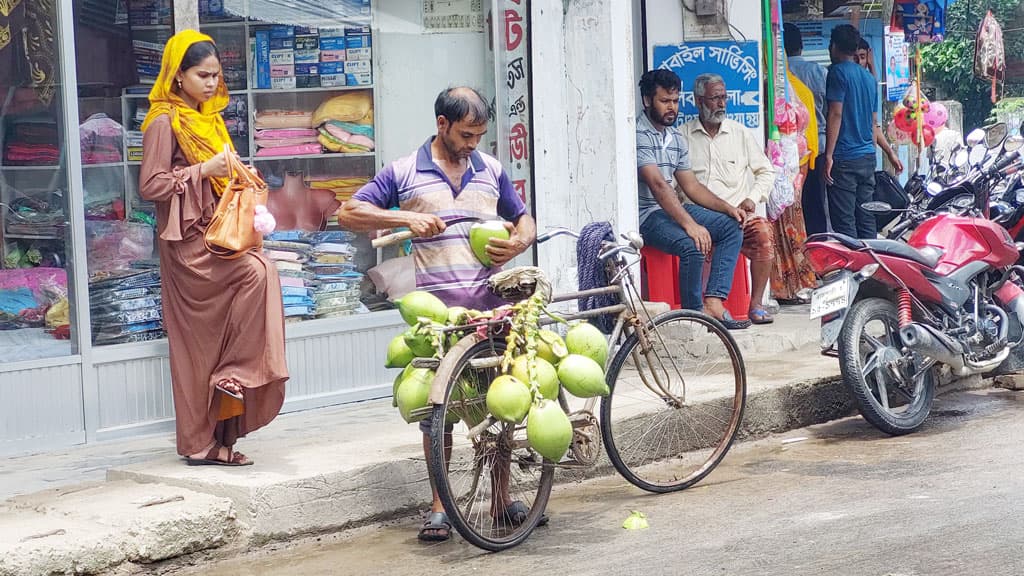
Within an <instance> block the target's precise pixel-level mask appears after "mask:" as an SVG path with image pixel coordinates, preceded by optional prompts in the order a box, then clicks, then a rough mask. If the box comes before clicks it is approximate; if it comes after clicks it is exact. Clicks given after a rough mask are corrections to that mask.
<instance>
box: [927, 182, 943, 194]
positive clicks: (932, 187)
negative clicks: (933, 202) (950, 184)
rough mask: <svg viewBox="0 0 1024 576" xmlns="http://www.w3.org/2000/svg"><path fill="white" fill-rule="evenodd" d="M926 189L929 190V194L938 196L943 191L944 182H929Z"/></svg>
mask: <svg viewBox="0 0 1024 576" xmlns="http://www.w3.org/2000/svg"><path fill="white" fill-rule="evenodd" d="M926 190H928V195H929V196H932V197H934V196H938V195H939V194H941V193H942V184H939V183H938V182H929V183H928V187H927V188H926Z"/></svg>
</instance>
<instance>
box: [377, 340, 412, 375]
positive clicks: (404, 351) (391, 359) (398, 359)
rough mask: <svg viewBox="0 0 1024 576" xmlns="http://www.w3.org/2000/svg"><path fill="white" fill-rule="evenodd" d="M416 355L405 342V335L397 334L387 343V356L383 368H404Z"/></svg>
mask: <svg viewBox="0 0 1024 576" xmlns="http://www.w3.org/2000/svg"><path fill="white" fill-rule="evenodd" d="M415 357H416V355H415V354H414V353H413V351H412V350H411V349H409V345H408V344H406V343H405V335H404V334H399V335H398V336H395V337H394V338H392V339H391V342H390V343H389V344H388V356H387V359H386V360H385V361H384V367H385V368H405V367H406V366H408V365H409V362H412V359H413V358H415Z"/></svg>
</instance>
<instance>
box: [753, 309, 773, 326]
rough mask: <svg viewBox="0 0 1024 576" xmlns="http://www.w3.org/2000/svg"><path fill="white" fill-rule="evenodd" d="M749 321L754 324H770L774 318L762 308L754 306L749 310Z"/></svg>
mask: <svg viewBox="0 0 1024 576" xmlns="http://www.w3.org/2000/svg"><path fill="white" fill-rule="evenodd" d="M748 314H749V315H750V321H751V322H753V323H754V324H771V323H772V322H775V318H774V317H773V316H772V315H771V314H770V313H769V312H768V311H767V310H765V309H764V308H754V309H753V310H751V311H750V312H748Z"/></svg>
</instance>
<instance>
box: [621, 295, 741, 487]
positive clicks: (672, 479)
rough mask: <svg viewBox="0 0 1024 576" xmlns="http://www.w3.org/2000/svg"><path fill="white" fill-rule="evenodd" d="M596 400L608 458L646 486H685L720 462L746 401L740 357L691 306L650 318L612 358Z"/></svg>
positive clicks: (723, 334) (725, 335) (730, 340)
mask: <svg viewBox="0 0 1024 576" xmlns="http://www.w3.org/2000/svg"><path fill="white" fill-rule="evenodd" d="M607 382H608V386H609V388H611V394H609V395H608V396H607V397H605V398H604V399H602V401H601V433H602V436H603V438H604V443H605V447H606V450H607V451H608V457H609V459H610V460H611V462H612V464H613V465H614V466H615V469H616V470H618V471H619V473H620V474H622V476H623V477H624V478H626V480H628V481H630V482H631V483H633V484H634V485H636V486H638V487H640V488H643V489H644V490H648V491H650V492H673V491H676V490H682V489H684V488H688V487H690V486H692V485H694V484H696V483H697V482H699V481H700V480H701V479H702V478H704V477H705V476H707V475H708V474H709V473H710V472H711V471H712V470H713V469H714V468H715V466H717V465H718V463H719V462H721V460H722V458H723V457H724V456H725V454H726V452H728V451H729V447H730V446H731V445H732V442H733V440H734V439H735V438H736V434H737V433H738V431H739V427H740V421H741V420H742V418H743V407H744V404H745V402H746V389H747V379H746V371H745V369H744V366H743V358H742V356H741V355H740V351H739V348H738V347H737V346H736V342H735V341H734V340H733V338H732V336H731V335H729V332H728V331H727V330H726V329H725V327H723V326H722V325H721V323H719V322H718V321H717V320H715V319H713V318H711V317H710V316H707V315H705V314H702V313H699V312H695V311H692V310H673V311H671V312H667V313H665V314H659V315H658V316H656V317H655V318H654V319H653V321H652V322H651V324H650V325H649V326H648V327H647V329H646V330H644V331H642V332H636V333H634V334H632V335H630V336H629V338H627V339H626V341H625V342H624V343H623V345H622V347H621V348H620V349H619V351H618V352H617V353H616V355H615V357H614V358H613V359H612V363H611V365H610V366H609V368H608V374H607Z"/></svg>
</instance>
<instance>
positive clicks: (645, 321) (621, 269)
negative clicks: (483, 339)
mask: <svg viewBox="0 0 1024 576" xmlns="http://www.w3.org/2000/svg"><path fill="white" fill-rule="evenodd" d="M558 235H569V236H574V237H577V238H578V234H576V233H575V232H572V231H570V230H567V229H556V230H555V231H553V232H551V233H549V235H548V236H547V238H545V240H546V239H550V238H553V237H555V236H558ZM627 248H628V246H618V245H615V244H611V243H608V246H607V249H606V250H602V260H604V261H605V262H608V263H610V265H611V266H612V271H613V272H614V274H613V276H612V279H611V282H610V284H609V285H608V286H605V287H602V288H594V289H591V290H581V291H575V292H566V293H562V294H556V295H554V296H553V297H552V298H551V304H557V303H560V302H569V301H572V300H579V299H581V298H587V297H591V296H601V295H612V296H616V297H617V298H618V299H619V302H620V303H619V304H614V305H612V306H605V307H602V308H596V309H593V310H585V311H579V312H572V313H568V314H560V315H559V319H555V318H552V317H550V316H546V317H544V318H542V319H541V320H540V322H539V324H540V325H542V326H547V325H551V324H555V323H558V322H559V321H560V320H565V321H573V320H585V319H589V318H597V317H599V316H603V315H606V314H615V315H616V319H615V325H614V327H613V328H612V332H611V334H609V336H608V344H609V349H610V353H609V354H608V359H607V360H606V365H605V366H603V367H602V368H603V369H605V370H607V368H608V365H609V363H610V362H611V361H612V359H613V358H614V357H615V354H614V352H615V350H614V349H613V347H614V346H616V345H617V343H618V342H620V340H621V339H624V337H628V336H629V335H631V334H636V336H637V339H638V340H639V341H640V344H641V345H640V347H639V349H640V350H641V351H642V352H643V354H644V357H645V359H646V360H647V362H648V365H649V366H651V367H652V369H651V370H650V374H649V375H648V374H644V371H642V370H641V371H640V378H641V380H642V382H643V383H644V386H646V387H647V388H648V389H650V390H651V392H653V393H655V394H658V395H660V396H661V397H663V398H666V399H671V400H672V401H673V403H675V404H677V405H682V404H683V403H684V402H685V397H686V387H685V379H683V378H682V372H681V370H680V369H679V367H678V366H676V365H675V361H674V360H673V359H671V358H670V359H669V360H670V362H671V363H672V368H673V369H674V370H675V372H676V373H677V374H679V376H680V379H681V381H683V387H682V397H675V395H674V394H673V393H672V392H670V390H669V387H668V386H666V385H665V383H664V382H663V381H662V379H661V378H660V377H659V375H658V371H657V370H654V369H653V368H654V364H653V359H652V358H651V357H650V354H649V352H650V351H651V350H652V348H653V347H652V345H651V342H650V340H649V337H650V330H649V328H648V325H649V323H650V322H651V321H652V319H653V316H652V315H651V313H650V312H649V311H648V310H647V308H646V306H644V304H643V300H642V299H641V298H640V294H639V291H638V290H637V287H636V284H635V283H634V280H633V274H632V272H631V268H632V267H633V266H634V265H636V264H638V263H639V261H640V260H639V254H635V255H636V260H635V261H632V262H630V261H628V260H627V258H626V257H624V256H622V255H621V252H623V251H625V250H626V249H627ZM627 253H628V252H627ZM633 253H635V250H634V251H633ZM637 302H639V303H640V305H639V307H638V306H637V304H636V303H637ZM638 308H639V309H640V310H643V315H644V316H645V317H646V318H641V317H640V315H639V314H638ZM505 322H506V321H505V320H504V319H502V320H485V321H482V322H477V323H470V324H467V325H464V326H457V327H454V326H453V327H447V328H443V329H441V332H442V333H444V334H448V333H453V332H464V331H466V330H475V329H478V328H480V327H487V328H488V338H494V337H495V336H496V334H495V332H496V330H494V329H495V328H498V327H501V326H503V325H504V324H505ZM472 336H474V335H473V334H470V335H469V336H467V337H472ZM657 337H658V338H659V339H661V335H660V334H657ZM474 343H475V342H474ZM662 344H664V342H662ZM655 357H656V358H655V359H656V360H657V361H658V362H659V363H662V362H663V359H662V358H660V357H658V356H657V355H656V354H655ZM637 360H638V359H637V358H634V362H636V364H637V365H639V362H638V361H637ZM498 362H500V358H499V357H495V358H490V359H481V360H474V361H473V363H472V364H471V365H472V366H473V367H474V368H477V369H482V368H493V367H495V366H497V363H498ZM440 364H441V359H440V358H417V359H415V360H413V365H414V366H415V367H417V368H430V369H435V370H436V369H437V368H438V367H439V366H440ZM661 368H662V369H665V370H667V367H665V366H664V364H662V366H661ZM649 376H652V377H653V379H654V382H651V381H650V380H649ZM446 386H447V377H445V376H444V375H440V374H439V375H438V377H436V378H435V380H434V384H433V386H432V387H431V390H430V397H429V406H427V408H425V409H423V410H432V409H433V406H434V405H437V404H442V403H443V402H444V394H445V389H446ZM559 400H560V403H561V405H562V408H563V410H565V411H566V413H569V410H568V405H567V402H566V400H565V397H564V393H563V394H560V397H559ZM598 400H599V398H596V397H595V398H588V399H586V402H585V404H584V408H583V410H582V411H583V412H587V413H591V414H592V413H593V410H594V407H595V406H596V405H597V402H598ZM570 415H571V413H570ZM485 423H486V421H485V422H484V423H482V424H481V426H483V424H485Z"/></svg>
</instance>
